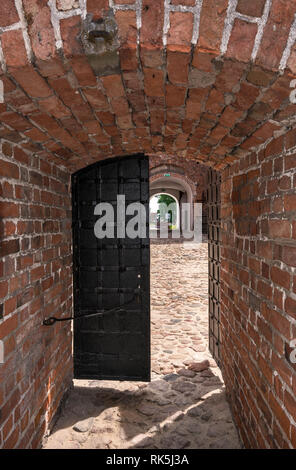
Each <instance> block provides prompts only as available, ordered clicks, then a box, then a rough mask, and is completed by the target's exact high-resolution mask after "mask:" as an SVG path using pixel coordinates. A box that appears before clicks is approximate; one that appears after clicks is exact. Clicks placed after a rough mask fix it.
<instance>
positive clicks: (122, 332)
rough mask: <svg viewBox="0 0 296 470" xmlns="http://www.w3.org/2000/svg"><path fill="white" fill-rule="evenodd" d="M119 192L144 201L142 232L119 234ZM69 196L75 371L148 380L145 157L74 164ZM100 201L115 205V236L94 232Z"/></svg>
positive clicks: (108, 377) (81, 375) (84, 376)
mask: <svg viewBox="0 0 296 470" xmlns="http://www.w3.org/2000/svg"><path fill="white" fill-rule="evenodd" d="M117 195H125V199H126V206H127V205H128V204H130V203H134V202H141V203H142V204H144V206H145V208H146V214H147V216H146V224H147V236H146V238H140V237H138V238H128V237H125V238H118V237H117V230H116V229H117ZM72 197H73V262H74V266H73V268H74V377H75V378H78V379H106V380H140V381H149V380H150V289H149V286H150V282H149V276H150V246H149V225H148V223H149V162H148V157H146V156H144V155H142V154H138V155H133V156H130V157H124V158H116V159H109V160H104V161H102V162H98V163H95V164H94V165H91V166H89V167H87V168H84V169H83V170H80V171H78V172H77V173H75V174H74V175H73V178H72ZM101 202H108V203H111V204H112V206H113V208H114V215H115V224H114V229H115V238H103V239H99V238H97V237H96V236H95V232H94V225H95V223H96V221H97V220H98V218H99V217H98V215H94V208H95V206H96V205H97V204H98V203H101ZM131 218H132V216H129V217H127V218H126V221H128V220H129V219H131ZM118 307H120V309H118ZM110 309H111V310H112V309H116V310H115V311H111V312H110V311H109V310H110ZM102 311H103V313H102ZM83 316H85V317H83Z"/></svg>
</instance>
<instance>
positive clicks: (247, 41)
mask: <svg viewBox="0 0 296 470" xmlns="http://www.w3.org/2000/svg"><path fill="white" fill-rule="evenodd" d="M256 34H257V25H256V24H253V23H246V22H245V21H242V20H240V19H236V20H235V22H234V26H233V29H232V32H231V36H230V39H229V43H228V47H227V53H226V55H227V56H228V57H232V58H234V59H236V60H239V61H241V62H248V61H249V60H250V59H251V54H252V50H253V47H254V41H255V37H256Z"/></svg>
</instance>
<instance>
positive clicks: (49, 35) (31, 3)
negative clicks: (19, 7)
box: [23, 0, 55, 60]
mask: <svg viewBox="0 0 296 470" xmlns="http://www.w3.org/2000/svg"><path fill="white" fill-rule="evenodd" d="M23 6H24V11H25V15H26V18H27V23H28V30H29V35H30V40H31V45H32V49H33V52H34V54H35V56H36V58H37V59H41V60H50V59H52V58H53V57H54V56H55V37H54V30H53V26H52V22H51V11H50V8H49V6H48V5H47V3H44V4H41V3H40V1H39V0H24V1H23Z"/></svg>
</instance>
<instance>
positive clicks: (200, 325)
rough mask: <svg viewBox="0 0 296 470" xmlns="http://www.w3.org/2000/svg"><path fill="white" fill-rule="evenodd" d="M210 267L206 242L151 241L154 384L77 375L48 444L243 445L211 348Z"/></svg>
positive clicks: (112, 446) (59, 446) (54, 446)
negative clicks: (198, 365) (197, 367)
mask: <svg viewBox="0 0 296 470" xmlns="http://www.w3.org/2000/svg"><path fill="white" fill-rule="evenodd" d="M207 270H208V261H207V244H205V243H203V244H199V245H198V246H192V245H190V244H187V245H186V244H185V245H183V244H161V245H157V244H156V245H152V246H151V321H152V324H151V330H152V331H151V341H152V349H151V355H152V380H151V382H150V383H140V382H118V381H85V380H75V381H74V388H73V389H72V390H71V391H70V393H69V397H68V399H67V401H66V403H65V405H64V407H63V410H62V413H61V415H60V417H59V419H58V421H57V423H56V425H55V427H54V429H53V431H52V433H51V435H50V436H49V437H48V438H47V439H46V440H45V443H44V448H45V449H80V448H81V449H125V448H129V449H132V448H148V449H215V448H217V449H236V448H240V447H241V446H240V442H239V438H238V435H237V431H236V429H235V426H234V424H233V421H232V417H231V413H230V409H229V406H228V403H227V401H226V398H225V388H224V384H223V379H222V376H221V372H220V369H219V368H218V367H217V366H216V364H215V362H214V361H213V360H212V359H211V356H210V354H209V352H208V350H207V342H208V312H207V298H208V295H207V289H208V280H207ZM206 359H208V360H209V362H210V367H209V368H206V369H205V370H203V371H202V372H194V371H192V370H190V369H189V368H188V365H189V364H190V363H192V362H200V361H203V360H206Z"/></svg>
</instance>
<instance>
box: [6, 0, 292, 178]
mask: <svg viewBox="0 0 296 470" xmlns="http://www.w3.org/2000/svg"><path fill="white" fill-rule="evenodd" d="M295 13H296V2H295V1H293V0H253V1H252V2H250V1H247V0H238V1H237V0H229V1H227V0H216V1H215V2H213V1H212V0H196V1H195V0H183V1H182V3H181V1H178V0H165V1H164V2H162V1H159V2H155V0H141V1H140V0H135V1H133V0H57V1H56V0H49V1H48V2H46V1H44V2H40V1H39V0H22V1H21V0H2V1H1V3H0V43H1V48H0V59H1V67H2V71H1V77H0V78H1V80H2V81H3V84H4V103H2V104H0V119H1V124H0V137H2V138H5V139H7V140H10V141H12V142H18V143H19V144H21V145H22V147H23V148H24V149H28V150H29V151H33V152H35V153H37V154H39V155H40V156H41V157H42V158H44V159H47V160H51V161H54V162H56V163H58V164H60V165H62V166H65V167H67V168H68V169H69V170H71V171H75V170H76V169H79V168H81V167H84V166H86V165H88V164H90V163H92V162H95V161H97V160H101V159H105V158H108V157H112V156H115V155H126V154H131V153H134V152H144V153H148V154H163V153H165V154H167V155H168V156H170V157H171V158H172V159H173V158H174V156H176V155H177V156H178V158H183V159H187V160H192V161H197V162H200V163H203V164H205V165H209V166H213V167H214V168H216V169H222V168H224V167H225V166H227V165H228V164H231V163H233V162H235V161H236V160H237V159H239V158H242V157H243V156H244V155H245V154H246V153H247V152H249V151H250V150H251V149H252V148H253V147H258V146H260V145H262V144H264V142H266V141H267V140H269V139H271V138H272V137H274V136H277V135H280V134H281V133H285V132H286V131H287V130H290V129H293V126H294V118H293V116H294V113H295V110H296V105H294V104H292V103H291V102H290V100H289V95H290V93H291V88H290V83H291V80H292V79H294V78H296V45H295V39H296V20H295ZM87 14H91V15H92V19H93V20H94V21H97V20H100V19H103V20H104V19H106V17H107V16H109V17H110V15H114V19H115V22H116V24H117V27H118V33H117V40H118V48H117V52H118V57H119V63H120V66H119V68H118V71H116V72H115V73H114V72H112V73H109V74H108V73H104V75H95V74H94V71H93V69H92V67H91V66H90V65H89V61H88V60H87V57H86V54H85V50H84V47H83V44H82V41H81V31H82V25H83V24H84V23H85V21H86V18H87V16H86V15H87Z"/></svg>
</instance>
